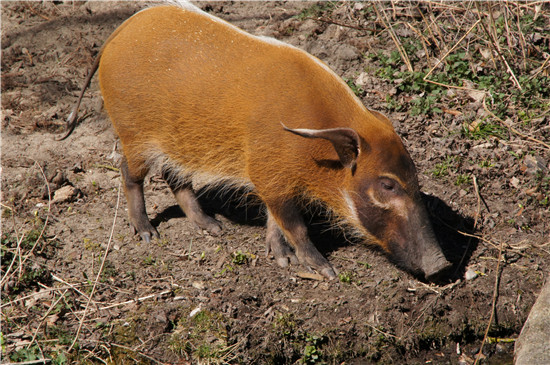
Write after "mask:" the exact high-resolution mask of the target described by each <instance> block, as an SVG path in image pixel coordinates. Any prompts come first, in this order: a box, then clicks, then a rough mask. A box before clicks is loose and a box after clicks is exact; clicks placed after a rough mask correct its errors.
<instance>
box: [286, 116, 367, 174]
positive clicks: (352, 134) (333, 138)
mask: <svg viewBox="0 0 550 365" xmlns="http://www.w3.org/2000/svg"><path fill="white" fill-rule="evenodd" d="M281 124H282V123H281ZM282 125H283V128H284V129H285V130H286V131H289V132H291V133H294V134H296V135H298V136H302V137H305V138H322V139H326V140H328V141H330V142H331V143H332V145H333V146H334V149H335V150H336V153H338V157H339V158H340V162H341V163H342V165H343V166H344V167H346V168H349V169H351V170H352V171H354V170H355V166H356V164H357V157H358V156H359V153H360V152H361V150H360V148H359V135H358V134H357V132H356V131H354V130H353V129H351V128H330V129H290V128H288V127H286V126H285V125H284V124H282Z"/></svg>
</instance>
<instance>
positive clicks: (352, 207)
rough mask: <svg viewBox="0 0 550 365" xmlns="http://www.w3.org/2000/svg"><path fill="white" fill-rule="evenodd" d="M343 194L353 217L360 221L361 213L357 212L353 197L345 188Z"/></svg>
mask: <svg viewBox="0 0 550 365" xmlns="http://www.w3.org/2000/svg"><path fill="white" fill-rule="evenodd" d="M342 195H343V196H344V200H345V201H346V204H347V206H348V209H349V211H350V215H351V217H352V218H353V220H355V221H356V222H359V215H358V214H357V208H355V203H353V199H351V196H349V193H348V192H347V191H345V190H344V191H343V192H342Z"/></svg>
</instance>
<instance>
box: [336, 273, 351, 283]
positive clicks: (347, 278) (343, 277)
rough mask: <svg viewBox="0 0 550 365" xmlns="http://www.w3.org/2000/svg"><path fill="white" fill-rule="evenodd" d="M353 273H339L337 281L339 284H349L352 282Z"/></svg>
mask: <svg viewBox="0 0 550 365" xmlns="http://www.w3.org/2000/svg"><path fill="white" fill-rule="evenodd" d="M353 276H354V275H353V273H351V272H349V271H344V272H341V273H340V274H338V279H340V282H341V283H344V284H351V282H352V280H353Z"/></svg>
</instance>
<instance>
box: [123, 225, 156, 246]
mask: <svg viewBox="0 0 550 365" xmlns="http://www.w3.org/2000/svg"><path fill="white" fill-rule="evenodd" d="M148 223H149V222H148ZM148 225H149V227H147V228H142V229H136V227H134V226H133V225H132V224H130V230H131V231H132V233H133V234H136V233H139V236H140V237H141V239H142V240H144V241H145V242H147V243H150V242H151V240H152V239H153V238H157V239H159V238H160V235H159V233H158V231H157V230H156V228H155V227H153V226H152V225H151V223H149V224H148Z"/></svg>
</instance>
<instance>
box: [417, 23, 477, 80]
mask: <svg viewBox="0 0 550 365" xmlns="http://www.w3.org/2000/svg"><path fill="white" fill-rule="evenodd" d="M480 22H481V19H479V20H478V21H477V22H475V23H474V25H472V27H471V28H470V29H468V31H467V32H466V33H465V34H464V35H463V36H462V37H461V38H460V39H459V40H458V41H457V42H456V43H455V45H454V46H452V47H451V49H449V50H448V51H447V53H445V55H443V57H441V59H440V60H439V61H438V62H437V63H436V64H435V66H434V67H432V69H431V70H430V71H429V72H428V73H427V74H426V76H424V81H429V80H427V79H428V76H430V75H431V74H432V72H433V71H434V70H435V69H436V68H437V67H438V66H439V65H440V64H441V63H442V62H443V61H444V60H445V59H446V58H447V56H449V54H451V52H453V51H454V50H455V49H456V48H457V47H458V45H459V44H460V43H461V42H462V41H463V40H464V38H466V37H467V36H468V34H470V33H471V32H472V30H474V28H475V27H477V25H478V24H479V23H480Z"/></svg>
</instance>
